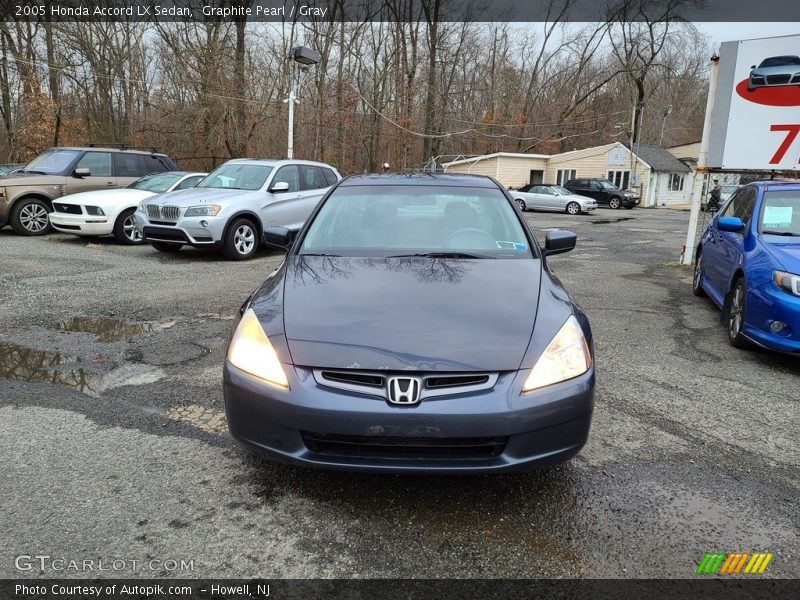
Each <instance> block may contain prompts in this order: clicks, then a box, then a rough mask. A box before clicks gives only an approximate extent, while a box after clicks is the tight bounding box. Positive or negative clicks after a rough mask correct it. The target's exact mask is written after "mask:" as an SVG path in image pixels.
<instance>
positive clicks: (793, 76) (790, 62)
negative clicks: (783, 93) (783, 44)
mask: <svg viewBox="0 0 800 600" xmlns="http://www.w3.org/2000/svg"><path fill="white" fill-rule="evenodd" d="M750 68H751V69H752V70H751V71H750V78H749V79H748V81H747V91H749V92H752V91H754V90H755V89H756V88H760V87H773V86H783V85H800V56H770V57H769V58H765V59H764V60H762V61H761V64H759V65H758V66H756V65H753V66H752V67H750Z"/></svg>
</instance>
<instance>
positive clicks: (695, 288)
mask: <svg viewBox="0 0 800 600" xmlns="http://www.w3.org/2000/svg"><path fill="white" fill-rule="evenodd" d="M702 256H703V255H702V254H701V253H698V255H697V258H696V259H695V261H694V276H693V277H692V293H693V294H694V295H695V296H697V297H698V298H703V297H705V296H706V291H705V290H704V289H703V286H702V285H700V278H701V277H702V275H703V266H702Z"/></svg>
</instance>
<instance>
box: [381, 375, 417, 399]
mask: <svg viewBox="0 0 800 600" xmlns="http://www.w3.org/2000/svg"><path fill="white" fill-rule="evenodd" d="M421 387H422V384H421V383H420V380H419V379H417V378H416V377H390V378H389V385H388V392H389V393H388V396H387V398H388V400H389V403H391V404H403V405H406V406H408V405H411V404H417V403H418V402H419V396H420V388H421Z"/></svg>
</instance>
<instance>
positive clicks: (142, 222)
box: [135, 159, 341, 260]
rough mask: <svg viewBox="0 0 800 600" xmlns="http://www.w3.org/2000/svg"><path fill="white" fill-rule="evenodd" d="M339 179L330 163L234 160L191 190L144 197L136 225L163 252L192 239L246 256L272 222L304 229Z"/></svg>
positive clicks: (232, 254)
mask: <svg viewBox="0 0 800 600" xmlns="http://www.w3.org/2000/svg"><path fill="white" fill-rule="evenodd" d="M339 179H341V176H340V175H339V173H338V171H336V169H334V168H333V167H332V166H330V165H327V164H324V163H316V162H309V161H300V160H253V159H235V160H229V161H228V162H226V163H225V164H223V165H222V166H220V167H219V168H217V169H216V170H214V171H212V172H211V173H210V174H209V175H208V176H207V177H206V178H205V179H203V181H201V182H200V183H199V184H198V185H197V187H195V188H193V189H191V190H180V191H176V192H170V193H168V194H164V195H161V196H158V197H157V198H154V199H152V200H143V201H142V202H141V203H140V204H139V207H138V209H137V211H136V213H135V219H136V226H137V228H138V229H139V231H140V232H141V233H142V235H143V237H144V239H145V241H147V242H148V243H149V244H150V245H152V246H153V247H154V248H155V249H156V250H158V251H160V252H176V251H178V250H180V249H181V247H183V246H184V245H185V244H189V245H192V246H197V247H199V248H209V247H210V248H219V249H221V250H222V254H223V255H224V256H225V257H226V258H229V259H231V260H244V259H248V258H251V257H252V256H253V254H255V252H256V250H257V249H258V247H259V246H260V245H261V243H262V241H263V234H264V230H265V229H267V228H268V227H276V226H281V227H288V228H289V229H292V230H295V231H296V230H299V229H300V228H301V227H302V226H303V223H305V220H306V219H307V218H308V216H309V215H310V214H311V212H312V211H313V210H314V207H315V206H316V205H317V203H318V202H319V201H320V199H321V198H322V196H323V195H324V194H325V192H326V191H327V190H328V188H329V187H330V186H331V185H333V184H334V183H336V182H337V181H339Z"/></svg>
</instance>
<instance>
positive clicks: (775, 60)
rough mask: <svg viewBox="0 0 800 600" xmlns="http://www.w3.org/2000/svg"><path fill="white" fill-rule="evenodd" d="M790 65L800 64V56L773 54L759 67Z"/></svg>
mask: <svg viewBox="0 0 800 600" xmlns="http://www.w3.org/2000/svg"><path fill="white" fill-rule="evenodd" d="M788 65H800V56H773V57H771V58H768V59H766V60H764V61H762V63H761V64H760V65H758V66H759V67H783V66H788Z"/></svg>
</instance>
